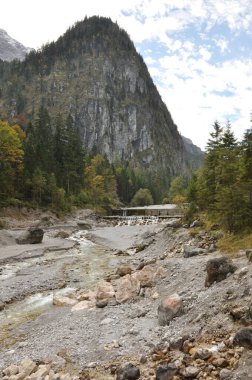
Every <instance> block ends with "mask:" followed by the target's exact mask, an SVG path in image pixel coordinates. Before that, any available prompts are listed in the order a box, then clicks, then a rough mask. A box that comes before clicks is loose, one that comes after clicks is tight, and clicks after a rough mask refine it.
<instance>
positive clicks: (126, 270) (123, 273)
mask: <svg viewBox="0 0 252 380" xmlns="http://www.w3.org/2000/svg"><path fill="white" fill-rule="evenodd" d="M131 272H132V269H131V267H129V266H128V265H124V266H121V267H119V268H117V270H116V274H117V275H118V276H120V277H123V276H126V274H131Z"/></svg>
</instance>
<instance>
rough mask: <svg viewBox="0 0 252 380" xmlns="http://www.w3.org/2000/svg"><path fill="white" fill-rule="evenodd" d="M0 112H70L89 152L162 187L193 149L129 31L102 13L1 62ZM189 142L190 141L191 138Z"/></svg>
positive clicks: (185, 165) (185, 169)
mask: <svg viewBox="0 0 252 380" xmlns="http://www.w3.org/2000/svg"><path fill="white" fill-rule="evenodd" d="M0 74H1V75H0V77H2V82H0V83H1V84H0V94H1V98H0V113H7V115H12V116H13V117H14V116H16V115H18V114H19V113H20V112H25V114H26V116H27V117H28V118H29V119H30V120H31V121H34V119H35V118H36V114H37V112H38V109H39V107H40V106H41V104H42V105H44V106H45V107H46V108H47V109H48V111H49V113H50V115H51V116H52V118H54V117H56V115H57V114H58V113H62V114H63V116H64V117H66V116H67V115H69V114H71V115H72V117H73V118H74V120H75V123H76V124H77V126H78V127H79V131H80V136H81V140H82V143H83V146H84V147H85V149H86V150H87V151H95V152H99V153H101V154H103V155H106V157H107V158H108V160H109V161H110V162H115V161H118V160H119V161H121V162H128V163H130V165H132V167H134V168H137V169H139V170H140V171H142V172H143V173H145V175H148V176H149V175H150V176H156V177H159V178H162V181H163V182H164V186H167V184H168V183H169V181H170V179H171V178H172V177H173V176H176V175H186V174H187V173H189V171H190V168H191V163H190V162H191V153H190V154H188V150H187V149H186V147H185V143H184V141H183V139H182V137H181V135H180V134H179V132H178V130H177V127H176V125H175V124H174V122H173V120H172V117H171V115H170V113H169V111H168V109H167V107H166V105H165V104H164V102H163V101H162V99H161V97H160V95H159V93H158V91H157V89H156V87H155V85H154V83H153V81H152V79H151V77H150V74H149V72H148V69H147V67H146V65H145V63H144V61H143V58H142V57H141V56H140V55H139V54H138V53H137V51H136V49H135V47H134V45H133V42H132V41H131V40H130V38H129V36H128V35H127V33H126V32H125V31H124V30H122V29H121V28H119V26H118V25H117V24H116V23H113V22H112V21H111V20H110V19H107V18H103V17H97V16H94V17H91V18H86V19H85V20H84V21H82V22H78V23H76V24H75V25H74V26H73V27H72V28H70V29H69V30H68V31H67V32H66V33H65V34H64V35H63V36H62V37H60V38H59V39H58V40H57V41H56V42H53V43H50V44H48V45H46V46H44V47H43V48H42V49H41V50H39V51H37V52H35V51H31V52H30V53H29V54H28V56H27V57H26V59H25V60H24V61H23V62H20V63H18V62H13V63H10V64H4V63H2V65H0ZM186 144H187V142H186Z"/></svg>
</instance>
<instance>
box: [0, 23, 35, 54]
mask: <svg viewBox="0 0 252 380" xmlns="http://www.w3.org/2000/svg"><path fill="white" fill-rule="evenodd" d="M29 51H30V49H29V48H27V47H25V46H24V45H22V44H21V43H20V42H18V41H17V40H15V39H14V38H12V37H11V36H10V35H9V34H8V33H7V32H6V30H4V29H0V59H2V60H3V61H12V60H14V59H19V60H21V61H22V60H23V59H24V58H25V56H26V54H27V53H28V52H29Z"/></svg>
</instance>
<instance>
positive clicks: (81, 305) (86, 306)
mask: <svg viewBox="0 0 252 380" xmlns="http://www.w3.org/2000/svg"><path fill="white" fill-rule="evenodd" d="M93 306H94V304H93V303H92V302H91V301H80V302H78V303H76V304H75V305H74V306H73V307H72V309H71V311H73V312H74V311H79V310H86V309H90V308H91V307H93Z"/></svg>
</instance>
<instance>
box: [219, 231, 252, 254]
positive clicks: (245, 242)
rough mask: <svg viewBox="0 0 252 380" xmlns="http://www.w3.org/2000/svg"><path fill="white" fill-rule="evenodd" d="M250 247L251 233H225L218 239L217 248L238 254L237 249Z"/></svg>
mask: <svg viewBox="0 0 252 380" xmlns="http://www.w3.org/2000/svg"><path fill="white" fill-rule="evenodd" d="M249 248H252V233H243V234H230V233H225V234H224V235H223V237H222V238H221V239H220V240H219V241H218V249H219V250H220V251H222V252H226V253H231V254H236V253H237V254H238V253H239V251H241V250H245V249H249Z"/></svg>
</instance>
